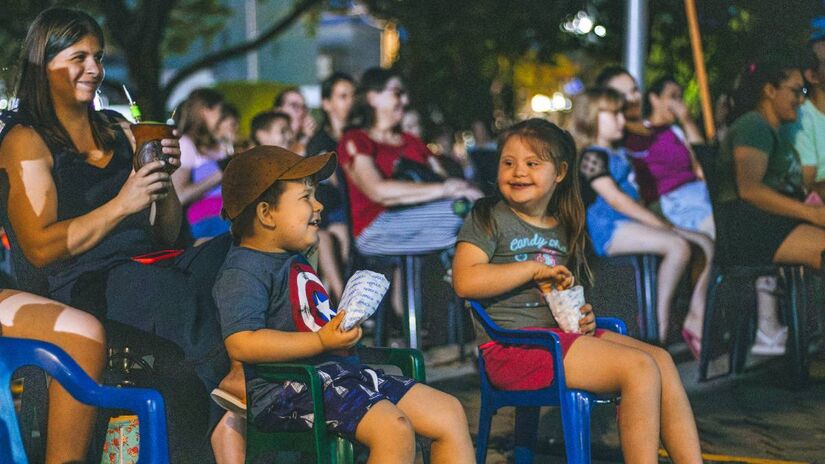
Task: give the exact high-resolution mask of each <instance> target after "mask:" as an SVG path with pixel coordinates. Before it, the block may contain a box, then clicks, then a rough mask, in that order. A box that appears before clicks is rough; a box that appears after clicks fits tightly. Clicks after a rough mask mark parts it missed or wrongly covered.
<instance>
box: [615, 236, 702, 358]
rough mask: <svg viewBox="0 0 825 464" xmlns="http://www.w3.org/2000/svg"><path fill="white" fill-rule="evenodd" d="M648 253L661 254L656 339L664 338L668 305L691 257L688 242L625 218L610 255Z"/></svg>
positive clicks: (657, 291) (665, 336) (661, 339)
mask: <svg viewBox="0 0 825 464" xmlns="http://www.w3.org/2000/svg"><path fill="white" fill-rule="evenodd" d="M640 253H651V254H655V255H659V256H661V257H662V262H661V263H660V264H659V272H658V274H657V279H656V281H657V287H656V300H657V301H656V310H657V316H658V319H659V341H660V342H662V343H664V341H665V339H666V338H667V327H668V322H669V318H670V305H671V303H672V302H673V295H674V293H675V292H676V287H677V285H678V284H679V279H681V278H682V273H683V272H684V271H685V268H686V267H687V265H688V261H689V260H690V245H689V244H688V242H687V240H685V239H683V238H681V237H679V236H678V235H676V234H675V233H673V232H671V231H669V230H664V229H658V228H655V227H650V226H646V225H644V224H641V223H638V222H630V221H628V222H624V223H622V224H621V225H619V227H618V228H617V229H616V231H615V232H614V233H613V238H612V239H611V241H610V246H609V248H608V250H607V254H608V255H609V256H615V255H628V254H640Z"/></svg>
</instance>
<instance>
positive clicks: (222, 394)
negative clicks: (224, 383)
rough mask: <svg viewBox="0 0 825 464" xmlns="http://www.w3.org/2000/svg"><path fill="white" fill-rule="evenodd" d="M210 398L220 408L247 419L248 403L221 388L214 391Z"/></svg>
mask: <svg viewBox="0 0 825 464" xmlns="http://www.w3.org/2000/svg"><path fill="white" fill-rule="evenodd" d="M209 396H211V397H212V401H214V402H215V403H217V404H218V406H220V407H222V408H223V409H226V410H227V411H229V412H233V413H235V414H238V415H239V416H241V417H243V418H244V419H246V403H245V402H244V401H243V400H242V399H240V398H238V397H237V396H235V395H233V394H232V393H229V392H228V391H226V390H221V389H220V388H216V389H214V390H212V393H210V394H209Z"/></svg>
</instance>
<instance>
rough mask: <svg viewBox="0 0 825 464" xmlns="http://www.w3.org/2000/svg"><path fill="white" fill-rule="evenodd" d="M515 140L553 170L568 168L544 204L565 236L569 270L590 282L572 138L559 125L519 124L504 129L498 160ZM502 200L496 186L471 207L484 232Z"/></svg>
mask: <svg viewBox="0 0 825 464" xmlns="http://www.w3.org/2000/svg"><path fill="white" fill-rule="evenodd" d="M513 138H518V139H519V140H521V142H523V143H525V144H526V145H527V146H528V147H530V149H531V150H532V151H533V152H534V153H535V154H536V155H538V156H539V158H541V159H543V160H545V161H550V162H552V163H553V164H554V165H555V166H556V169H561V167H562V166H563V165H566V166H567V175H566V176H565V177H564V178H563V179H562V180H561V181H560V182H559V183H558V184H557V186H556V190H555V192H554V193H553V196H552V197H551V198H550V203H548V205H547V214H549V215H551V216H553V217H555V218H556V219H557V220H558V221H559V223H560V224H562V225H563V226H564V227H565V228H566V231H567V235H568V256H569V262H568V263H569V264H570V268H571V270H572V271H573V272H574V273H575V274H576V275H577V276H579V277H583V279H584V280H590V278H591V274H590V269H589V268H588V266H587V259H586V257H585V242H586V240H587V235H586V232H585V224H584V220H585V211H584V202H583V201H582V196H581V187H580V185H579V182H580V181H579V176H578V171H577V168H576V166H577V156H576V143H575V141H574V140H573V137H572V136H571V135H570V133H568V132H567V131H565V130H564V129H562V128H560V127H559V126H557V125H555V124H553V123H551V122H549V121H547V120H544V119H539V118H532V119H527V120H525V121H522V122H520V123H518V124H515V125H514V126H512V127H510V128H509V129H508V130H506V131H505V132H504V133H503V134H502V135H501V137H500V140H499V151H498V155H497V156H498V158H499V159H500V158H501V152H502V150H503V149H504V146H505V145H506V144H507V142H508V141H509V140H511V139H513ZM499 201H504V200H503V198H502V196H501V192H499V191H498V187H496V193H495V194H494V195H493V196H492V197H487V198H483V199H481V200H479V201H478V202H477V203H476V205H475V206H474V208H473V213H474V214H473V217H474V218H475V219H474V220H476V221H478V224H479V225H480V226H481V227H482V228H483V230H485V231H486V232H487V233H489V234H490V235H492V234H493V233H495V227H496V225H495V223H494V221H493V217H492V210H493V207H494V206H495V205H496V204H497V203H498V202H499Z"/></svg>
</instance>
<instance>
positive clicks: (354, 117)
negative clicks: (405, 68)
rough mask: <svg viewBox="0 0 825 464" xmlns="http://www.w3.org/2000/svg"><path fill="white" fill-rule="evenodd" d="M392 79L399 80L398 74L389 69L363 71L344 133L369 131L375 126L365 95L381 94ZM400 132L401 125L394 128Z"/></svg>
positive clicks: (373, 114) (373, 111)
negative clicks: (396, 78)
mask: <svg viewBox="0 0 825 464" xmlns="http://www.w3.org/2000/svg"><path fill="white" fill-rule="evenodd" d="M393 77H398V78H400V77H401V76H399V74H398V73H396V72H395V71H391V70H389V69H382V68H370V69H367V70H366V71H364V75H363V76H362V77H361V82H360V83H359V84H358V89H357V90H356V91H355V101H354V102H353V104H352V109H350V110H349V115H348V116H347V124H346V127H345V128H344V131H345V132H346V131H348V130H350V129H365V130H366V129H369V128H371V127H372V126H373V125H374V124H375V108H373V107H372V106H370V104H369V102H368V101H367V93H369V92H382V91H383V90H384V89H385V88H386V87H387V82H389V81H390V79H392V78H393ZM395 130H396V131H398V132H400V131H401V124H400V123H399V124H398V127H396V128H395Z"/></svg>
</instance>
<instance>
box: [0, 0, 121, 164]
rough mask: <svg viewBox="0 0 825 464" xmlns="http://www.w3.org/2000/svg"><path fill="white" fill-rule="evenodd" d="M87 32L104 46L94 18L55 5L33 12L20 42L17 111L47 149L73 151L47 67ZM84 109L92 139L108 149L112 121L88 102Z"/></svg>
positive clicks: (113, 140) (113, 142)
mask: <svg viewBox="0 0 825 464" xmlns="http://www.w3.org/2000/svg"><path fill="white" fill-rule="evenodd" d="M88 35H91V36H93V37H94V38H95V39H97V41H98V43H99V44H100V47H101V49H104V48H105V47H106V40H105V38H104V37H103V30H102V29H101V28H100V25H98V24H97V21H95V20H94V18H92V17H91V16H89V15H88V14H86V13H84V12H82V11H78V10H73V9H70V8H62V7H55V8H49V9H46V10H44V11H42V12H41V13H40V14H39V15H37V18H35V20H34V22H32V24H31V26H29V31H28V33H27V34H26V39H25V40H24V41H23V47H22V49H21V51H20V59H19V63H18V74H17V81H16V85H15V92H14V94H15V98H16V100H17V102H18V111H20V112H21V113H22V114H24V115H25V117H26V119H27V122H28V123H29V124H31V125H32V126H33V127H34V128H35V129H36V130H37V131H38V133H39V134H40V135H41V136H42V137H43V139H44V140H43V141H44V142H45V143H46V145H47V146H49V147H50V148H53V147H69V148H72V149H75V151H77V150H76V147H75V145H74V142H72V139H71V137H70V136H69V133H68V132H67V131H66V129H65V128H64V127H63V125H62V124H61V123H60V121H59V120H58V119H57V115H56V114H55V111H54V101H53V100H52V94H51V89H50V87H49V80H48V77H47V67H48V65H49V62H50V61H51V60H52V59H54V57H55V56H57V54H58V53H60V52H61V51H63V50H65V49H67V48H69V47H71V46H72V45H74V44H75V43H77V42H78V41H80V40H81V39H83V38H84V37H86V36H88ZM88 111H89V113H88V114H89V119H90V120H91V123H92V136H93V137H94V139H95V142H96V143H97V144H98V145H99V146H100V147H101V148H102V149H104V150H109V149H111V148H112V147H114V144H115V130H114V124H113V123H111V122H110V121H109V119H108V118H107V117H106V116H104V115H103V114H102V113H100V112H97V111H95V110H94V107H93V105H89V110H88Z"/></svg>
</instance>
